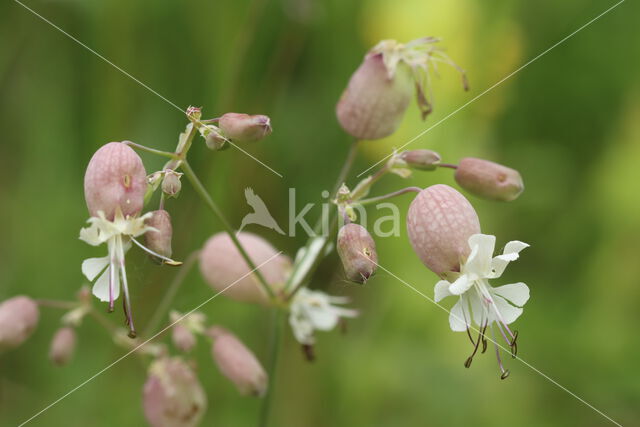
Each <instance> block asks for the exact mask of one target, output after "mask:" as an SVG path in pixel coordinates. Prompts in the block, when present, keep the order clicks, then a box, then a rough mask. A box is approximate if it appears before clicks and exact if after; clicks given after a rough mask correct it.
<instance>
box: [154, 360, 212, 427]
mask: <svg viewBox="0 0 640 427" xmlns="http://www.w3.org/2000/svg"><path fill="white" fill-rule="evenodd" d="M143 405H144V415H145V418H146V419H147V422H148V423H149V424H150V425H151V426H152V427H168V426H171V427H192V426H196V425H198V423H199V422H200V420H201V419H202V416H203V415H204V413H205V411H206V409H207V397H206V395H205V393H204V390H203V389H202V386H201V385H200V382H199V381H198V378H197V377H196V376H195V374H194V373H193V371H192V370H191V368H190V367H189V366H188V365H187V364H186V363H185V362H184V361H183V360H182V359H181V358H179V357H174V358H164V357H163V358H160V359H157V360H156V361H154V362H153V363H152V364H151V366H150V367H149V377H148V379H147V382H146V383H145V385H144V391H143Z"/></svg>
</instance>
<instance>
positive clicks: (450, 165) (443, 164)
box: [436, 163, 458, 169]
mask: <svg viewBox="0 0 640 427" xmlns="http://www.w3.org/2000/svg"><path fill="white" fill-rule="evenodd" d="M436 166H438V167H440V168H449V169H458V166H457V165H452V164H450V163H438V164H437V165H436Z"/></svg>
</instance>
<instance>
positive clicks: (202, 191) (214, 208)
mask: <svg viewBox="0 0 640 427" xmlns="http://www.w3.org/2000/svg"><path fill="white" fill-rule="evenodd" d="M181 166H182V170H184V173H185V175H186V176H187V178H188V179H189V181H191V184H192V185H193V187H194V189H195V190H196V193H198V195H199V196H200V197H201V198H202V200H204V202H205V204H206V205H207V207H208V208H209V209H210V210H211V212H213V214H214V215H215V216H216V217H217V218H218V220H219V221H220V223H221V224H222V226H223V228H224V229H225V231H226V232H227V234H228V235H229V237H230V238H231V240H232V241H233V244H234V245H235V246H236V248H238V251H239V252H240V254H241V255H242V258H244V260H245V261H246V263H247V264H248V265H249V268H250V269H251V270H252V271H253V274H255V276H256V278H257V279H258V282H259V283H260V285H261V286H262V288H263V289H264V291H265V292H266V293H267V295H269V297H270V298H271V299H272V300H275V299H276V295H275V293H274V292H273V290H272V289H271V286H269V283H267V280H266V279H265V278H264V276H263V275H262V273H261V272H260V270H258V269H257V267H256V264H255V263H254V262H253V261H252V260H251V258H250V257H249V254H248V253H247V251H245V249H244V247H243V246H242V244H241V243H240V241H239V240H238V237H237V236H236V233H235V231H234V230H233V228H232V227H231V225H230V224H229V222H228V221H227V219H226V218H225V217H224V215H223V214H222V211H221V210H220V208H219V207H218V205H217V204H216V203H215V202H214V201H213V199H212V198H211V196H210V195H209V193H208V192H207V190H206V188H204V185H202V183H201V182H200V180H199V179H198V177H197V175H196V174H195V172H194V171H193V169H191V166H190V165H189V163H188V162H187V161H186V159H185V160H183V161H182V165H181Z"/></svg>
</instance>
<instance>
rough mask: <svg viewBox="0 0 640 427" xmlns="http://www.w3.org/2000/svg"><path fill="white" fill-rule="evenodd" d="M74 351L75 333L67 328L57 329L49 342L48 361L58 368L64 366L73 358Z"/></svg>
mask: <svg viewBox="0 0 640 427" xmlns="http://www.w3.org/2000/svg"><path fill="white" fill-rule="evenodd" d="M75 350H76V331H75V329H73V328H71V327H69V326H65V327H63V328H60V329H58V330H57V331H56V333H55V335H54V336H53V339H52V340H51V347H50V348H49V359H51V361H52V362H53V363H54V364H56V365H58V366H63V365H66V364H67V363H69V361H70V360H71V359H72V358H73V354H74V353H75Z"/></svg>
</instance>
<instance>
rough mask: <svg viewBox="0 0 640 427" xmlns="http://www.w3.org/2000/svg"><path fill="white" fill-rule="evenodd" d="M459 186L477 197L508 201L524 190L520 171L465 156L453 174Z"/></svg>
mask: <svg viewBox="0 0 640 427" xmlns="http://www.w3.org/2000/svg"><path fill="white" fill-rule="evenodd" d="M455 179H456V182H457V183H458V184H459V185H460V187H462V188H464V189H465V190H467V191H469V192H470V193H472V194H475V195H476V196H478V197H482V198H484V199H489V200H500V201H505V202H509V201H511V200H515V199H516V198H517V197H518V196H519V195H520V194H521V193H522V191H523V190H524V183H523V182H522V177H521V176H520V173H519V172H518V171H517V170H515V169H511V168H508V167H506V166H503V165H500V164H498V163H494V162H490V161H489V160H483V159H477V158H474V157H466V158H464V159H462V160H461V161H460V164H459V165H458V169H457V170H456V174H455Z"/></svg>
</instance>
